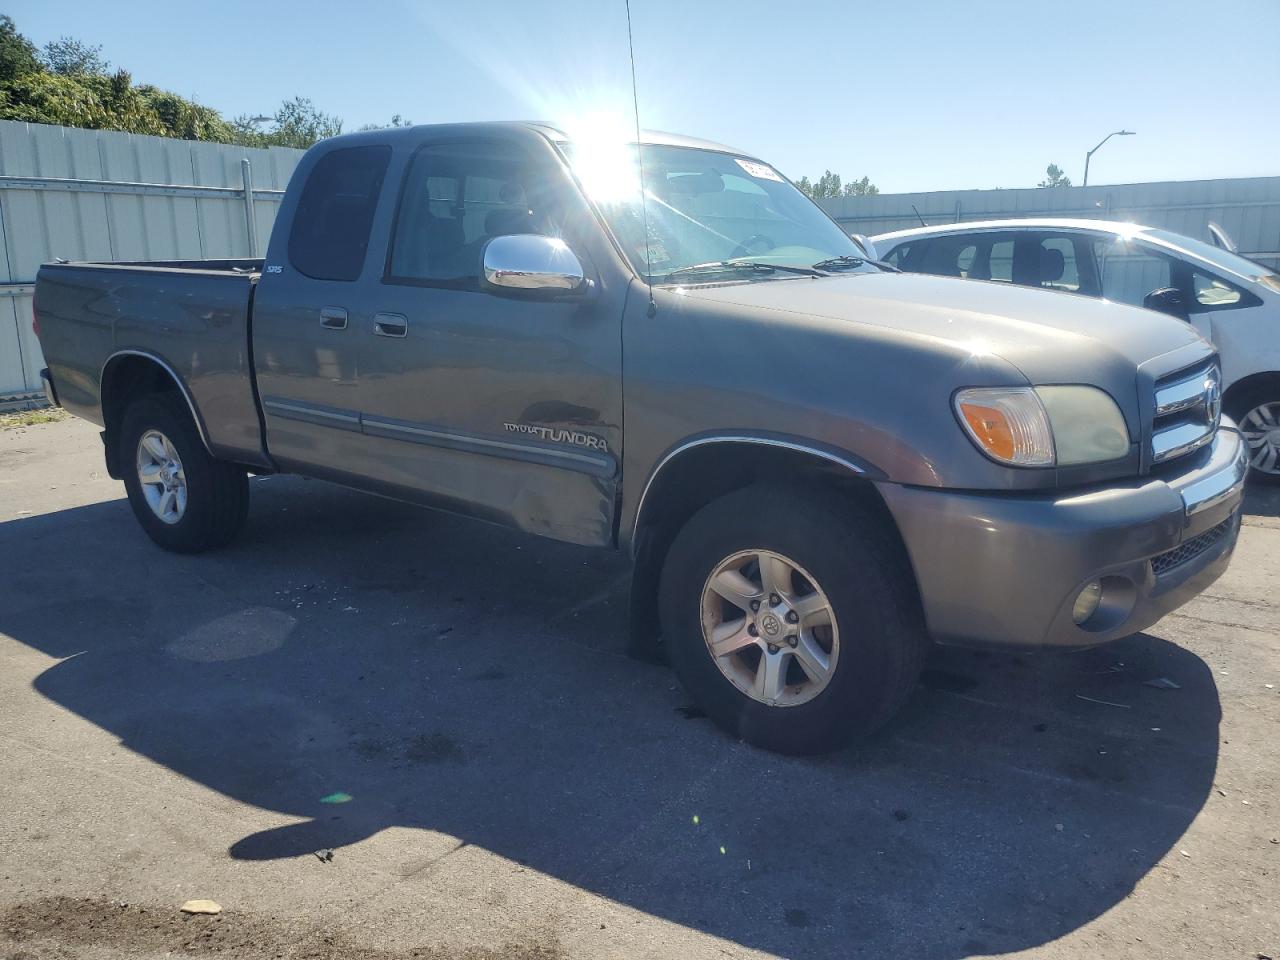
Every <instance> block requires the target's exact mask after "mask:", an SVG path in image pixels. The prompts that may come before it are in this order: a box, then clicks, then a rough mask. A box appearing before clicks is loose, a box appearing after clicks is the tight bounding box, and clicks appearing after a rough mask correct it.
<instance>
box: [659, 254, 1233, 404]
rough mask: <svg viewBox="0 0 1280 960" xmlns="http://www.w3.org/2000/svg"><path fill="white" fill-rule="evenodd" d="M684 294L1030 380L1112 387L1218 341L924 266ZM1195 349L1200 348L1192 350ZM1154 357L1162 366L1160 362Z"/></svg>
mask: <svg viewBox="0 0 1280 960" xmlns="http://www.w3.org/2000/svg"><path fill="white" fill-rule="evenodd" d="M683 293H684V295H686V296H689V297H692V298H696V299H699V300H704V301H709V302H713V303H721V304H725V305H736V306H740V307H746V308H756V309H759V310H778V311H785V312H786V313H790V314H795V315H800V316H806V317H815V318H816V317H821V318H826V319H833V320H845V321H850V322H853V323H858V324H869V325H873V326H876V327H880V328H885V329H889V330H898V331H901V332H902V333H903V334H905V335H909V336H916V337H925V338H929V339H931V340H935V341H940V342H942V343H946V344H951V345H954V347H956V348H957V349H961V350H966V351H969V352H971V353H983V354H994V355H996V356H999V357H1001V358H1003V359H1004V360H1006V361H1008V362H1009V363H1011V364H1013V365H1014V366H1016V367H1017V368H1018V370H1019V371H1020V372H1021V373H1022V374H1023V375H1024V376H1025V377H1026V378H1027V379H1028V380H1029V381H1030V382H1031V383H1039V384H1043V383H1092V384H1097V385H1099V386H1103V387H1104V388H1106V387H1107V386H1109V385H1112V384H1114V385H1116V386H1118V385H1119V384H1120V383H1124V382H1127V383H1128V385H1129V387H1128V390H1125V391H1122V393H1129V392H1131V391H1132V389H1133V384H1134V372H1135V371H1136V369H1137V368H1138V367H1139V366H1141V365H1143V364H1148V363H1149V362H1150V361H1152V360H1155V359H1156V358H1159V357H1162V356H1163V355H1165V354H1169V353H1173V352H1174V351H1181V354H1182V355H1181V356H1180V357H1179V358H1178V365H1182V364H1185V363H1187V362H1189V361H1188V360H1186V358H1185V355H1186V354H1187V353H1188V351H1187V350H1186V348H1188V347H1193V348H1194V347H1195V346H1196V345H1200V346H1202V347H1203V348H1204V349H1203V352H1204V353H1205V354H1208V353H1210V352H1212V350H1213V348H1212V346H1211V345H1210V344H1209V343H1208V341H1206V340H1205V339H1204V338H1203V337H1201V336H1200V334H1198V333H1197V332H1196V331H1195V330H1194V329H1193V328H1192V327H1191V326H1190V325H1188V324H1186V323H1183V322H1182V321H1180V320H1178V319H1176V318H1174V317H1170V316H1167V315H1165V314H1161V313H1156V312H1155V311H1152V310H1143V309H1139V308H1137V307H1128V306H1123V305H1121V304H1114V303H1107V302H1105V301H1101V300H1094V299H1092V298H1090V297H1083V296H1077V295H1075V294H1070V293H1062V292H1058V291H1046V290H1034V289H1030V288H1026V287H1017V286H1014V285H1012V284H1007V283H999V282H994V281H980V280H957V279H952V278H948V277H932V276H927V275H924V274H907V273H879V274H868V273H861V274H848V275H845V276H836V277H829V278H821V279H808V278H804V279H800V278H798V279H795V280H782V281H768V282H758V281H757V282H753V283H743V284H732V285H726V286H715V287H690V288H687V289H686V290H684V291H683ZM1190 352H1191V353H1199V351H1196V350H1194V349H1193V350H1191V351H1190ZM1152 366H1155V367H1157V368H1158V367H1159V366H1160V365H1159V364H1154V365H1152Z"/></svg>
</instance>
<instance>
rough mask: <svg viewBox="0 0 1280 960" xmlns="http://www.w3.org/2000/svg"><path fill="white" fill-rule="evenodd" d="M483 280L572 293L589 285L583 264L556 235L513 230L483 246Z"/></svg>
mask: <svg viewBox="0 0 1280 960" xmlns="http://www.w3.org/2000/svg"><path fill="white" fill-rule="evenodd" d="M484 282H485V285H486V286H488V287H497V288H499V289H500V290H504V291H512V290H525V291H541V292H544V293H573V292H575V291H578V290H585V289H586V288H587V287H588V286H589V284H588V282H587V278H586V275H585V273H584V272H583V269H582V263H581V261H579V260H578V258H577V256H576V255H575V254H574V252H573V251H572V250H570V249H569V245H568V244H566V243H565V242H564V241H563V240H560V239H559V238H557V237H544V236H540V235H538V234H533V233H515V234H511V235H509V236H505V237H494V238H493V239H492V240H490V241H489V242H488V243H486V244H485V246H484Z"/></svg>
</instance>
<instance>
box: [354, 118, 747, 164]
mask: <svg viewBox="0 0 1280 960" xmlns="http://www.w3.org/2000/svg"><path fill="white" fill-rule="evenodd" d="M433 127H434V128H441V127H450V128H452V129H455V130H476V131H485V130H487V131H489V132H492V133H497V132H500V131H501V130H503V129H507V130H510V129H511V128H512V127H524V128H525V129H527V130H534V131H536V132H537V133H540V134H542V135H543V136H544V137H547V138H548V139H550V140H554V141H557V142H560V143H572V142H573V139H574V138H573V136H572V135H571V134H569V133H567V132H566V131H565V130H564V128H563V127H561V126H559V125H557V124H555V123H551V122H549V121H545V120H517V121H497V120H495V121H476V122H469V123H431V124H425V123H424V124H417V125H415V126H412V127H382V128H380V129H377V130H360V131H356V132H354V133H345V134H342V135H341V139H343V140H346V139H347V138H351V139H355V138H357V137H359V138H369V137H377V138H380V139H382V138H387V137H393V138H399V137H406V138H413V137H414V136H416V135H417V134H415V131H418V132H421V131H422V130H428V129H431V128H433ZM335 139H338V138H335ZM629 139H630V140H631V142H633V143H634V142H635V136H634V135H631V136H630V138H629ZM640 142H641V143H643V144H654V145H658V146H670V147H691V148H693V149H697V150H714V151H715V152H717V153H730V154H733V155H734V156H739V157H754V154H752V153H749V152H748V151H746V150H739V149H738V148H737V147H730V146H726V145H725V144H723V143H716V142H715V141H714V140H703V139H701V138H699V137H686V136H684V135H683V134H679V133H666V132H664V131H662V130H641V131H640Z"/></svg>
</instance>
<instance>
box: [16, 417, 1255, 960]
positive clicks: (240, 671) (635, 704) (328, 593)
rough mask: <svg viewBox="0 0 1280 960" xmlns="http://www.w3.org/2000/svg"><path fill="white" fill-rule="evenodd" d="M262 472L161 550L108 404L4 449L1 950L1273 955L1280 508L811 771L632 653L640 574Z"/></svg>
mask: <svg viewBox="0 0 1280 960" xmlns="http://www.w3.org/2000/svg"><path fill="white" fill-rule="evenodd" d="M252 490H253V493H252V501H253V502H252V507H251V513H250V519H249V523H248V525H247V527H246V530H245V532H244V534H243V536H242V537H241V538H240V539H239V540H238V541H237V542H236V543H235V544H233V545H232V546H231V547H230V548H229V549H226V550H224V551H221V552H218V553H216V554H208V555H203V556H195V557H179V556H173V555H170V554H167V553H164V552H162V551H161V550H159V549H158V548H156V547H155V546H153V545H152V544H151V542H150V541H149V540H147V539H146V537H145V536H144V535H143V534H142V532H141V530H140V529H139V528H138V526H137V524H136V523H135V521H134V519H133V517H132V515H131V513H130V511H129V509H128V506H127V504H126V502H125V501H124V499H123V488H122V486H121V485H120V484H119V483H117V482H115V481H112V480H111V479H110V478H108V477H107V476H106V474H105V470H104V468H103V466H102V461H101V452H100V443H99V441H98V437H97V434H96V431H95V429H94V428H93V427H91V426H90V425H88V424H84V423H81V422H78V421H68V422H63V423H53V424H42V425H37V426H31V427H26V428H16V429H8V430H3V431H0V565H2V566H0V569H2V570H3V575H2V576H0V784H2V785H3V786H2V787H0V957H4V958H6V960H16V958H36V957H59V958H61V957H86V958H90V960H92V958H98V957H101V958H106V960H112V958H118V957H144V958H146V957H161V956H179V957H184V956H193V957H194V956H210V955H221V956H228V957H232V956H234V957H237V958H240V957H245V958H257V957H284V958H301V957H310V958H340V957H342V958H346V957H351V958H368V960H399V958H407V957H412V956H421V957H430V958H434V960H454V958H469V960H486V958H494V960H496V958H503V960H508V958H516V960H521V958H527V960H550V958H640V957H643V958H649V957H653V958H666V957H678V958H702V957H708V958H712V957H715V958H719V957H746V956H752V957H755V956H774V955H777V956H786V957H815V958H846V957H867V958H894V960H896V958H911V960H952V958H961V957H970V956H986V955H993V954H1001V955H1003V954H1013V955H1016V956H1026V957H1047V958H1090V960H1092V958H1096V957H1107V958H1109V960H1110V958H1126V957H1135V958H1137V957H1143V958H1146V957H1151V958H1155V957H1160V958H1167V957H1195V958H1242V960H1256V958H1257V957H1259V956H1260V955H1261V956H1273V957H1277V958H1280V806H1278V805H1277V802H1276V785H1277V784H1278V783H1280V737H1278V736H1277V734H1278V732H1280V725H1278V723H1277V721H1280V626H1278V625H1280V619H1278V617H1277V614H1280V596H1278V595H1277V588H1276V584H1277V583H1280V519H1278V517H1280V490H1275V489H1273V490H1269V491H1267V490H1264V491H1254V492H1251V493H1250V496H1249V501H1248V504H1247V511H1246V512H1247V516H1246V518H1245V520H1244V527H1243V532H1242V536H1241V541H1240V545H1239V547H1238V550H1237V553H1236V557H1235V560H1234V562H1233V564H1232V567H1231V569H1230V570H1229V572H1228V573H1227V575H1226V576H1225V577H1224V578H1223V579H1222V580H1220V581H1219V582H1218V583H1217V584H1215V585H1214V586H1213V587H1212V588H1211V589H1210V591H1209V592H1208V593H1207V594H1206V595H1204V596H1203V597H1201V598H1199V599H1197V600H1195V601H1194V602H1193V603H1191V604H1190V605H1188V606H1187V607H1185V608H1184V609H1182V610H1180V611H1178V612H1177V613H1175V614H1173V615H1171V616H1169V617H1167V618H1165V619H1164V620H1163V621H1161V622H1160V623H1158V624H1157V625H1156V626H1155V627H1153V628H1152V629H1151V630H1149V631H1147V632H1146V633H1144V634H1140V635H1137V636H1134V637H1132V638H1129V639H1127V640H1124V641H1121V642H1119V643H1116V644H1113V645H1110V646H1107V647H1104V648H1100V649H1095V650H1090V651H1084V652H1079V653H1072V654H1053V655H1039V656H1027V655H1017V656H1015V655H1008V654H981V653H972V652H962V651H945V650H943V651H938V653H937V654H936V655H935V656H934V657H933V658H932V660H931V662H930V664H929V668H928V670H927V672H926V674H925V676H924V679H923V681H922V683H921V685H920V688H919V689H918V690H917V692H916V694H915V695H914V696H913V698H912V699H911V701H910V703H909V704H908V706H907V709H906V710H905V711H904V713H903V714H902V716H901V717H899V718H898V719H897V720H896V721H895V722H894V723H893V724H892V725H891V726H890V727H889V728H888V729H886V730H885V731H883V733H881V734H880V735H878V736H877V737H875V738H874V739H873V740H872V741H871V742H869V743H865V744H863V745H860V746H858V747H855V748H851V749H848V750H846V751H844V752H841V753H838V754H836V755H833V756H829V757H822V758H816V759H812V758H811V759H788V758H784V757H779V756H775V755H771V754H768V753H763V752H760V751H757V750H754V749H752V748H750V747H747V746H745V745H743V744H741V743H737V742H735V741H733V740H732V739H730V738H729V737H727V736H725V735H724V734H723V733H721V732H720V731H719V730H718V729H716V728H715V727H713V726H712V725H711V724H710V723H709V722H708V721H707V720H706V719H704V718H702V717H701V716H700V715H699V713H698V711H697V710H696V709H694V708H693V707H692V704H691V703H690V701H689V698H688V697H687V696H686V695H685V693H684V692H683V691H682V690H681V689H680V688H679V686H678V685H677V684H676V681H675V679H674V676H673V675H672V674H671V673H670V672H669V671H668V670H667V669H666V668H665V667H663V666H661V665H658V664H652V663H645V662H640V661H637V660H635V659H632V658H631V657H629V656H628V655H627V650H628V643H627V633H626V615H625V614H626V578H627V568H626V564H625V562H624V561H623V560H622V558H621V557H619V556H617V555H614V554H611V553H608V552H604V551H592V550H585V549H581V548H577V547H572V546H567V545H562V544H555V543H550V542H544V541H539V540H535V539H532V538H529V537H525V536H522V535H520V534H518V533H515V532H511V531H507V530H503V529H499V528H496V527H492V526H488V525H484V524H480V523H476V522H473V521H467V520H463V519H459V518H454V517H449V516H446V515H442V514H435V513H431V512H428V511H423V510H419V509H416V508H413V507H410V506H405V505H402V504H398V503H394V502H390V501H386V500H380V499H376V498H372V497H367V496H363V495H361V494H358V493H354V492H350V491H347V490H343V489H340V488H337V487H333V486H330V485H327V484H323V483H320V482H316V481H308V480H304V479H299V478H293V477H270V478H259V479H255V480H253V481H252ZM991 602H992V603H998V602H1000V598H999V597H993V598H991ZM1148 681H1157V684H1156V685H1151V684H1150V683H1148ZM1162 681H1167V682H1162ZM193 898H208V899H212V900H214V901H216V902H217V903H218V904H220V905H221V906H222V908H223V912H222V913H221V914H219V915H217V916H187V915H184V914H181V913H180V912H179V909H178V908H179V906H180V905H181V904H182V903H183V902H184V901H187V900H189V899H193Z"/></svg>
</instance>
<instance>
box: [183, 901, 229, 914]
mask: <svg viewBox="0 0 1280 960" xmlns="http://www.w3.org/2000/svg"><path fill="white" fill-rule="evenodd" d="M178 909H179V910H181V911H182V912H183V913H203V914H215V913H221V912H222V904H220V903H218V902H216V901H214V900H188V901H187V902H186V903H184V904H183V905H182V906H181V907H179V908H178Z"/></svg>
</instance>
